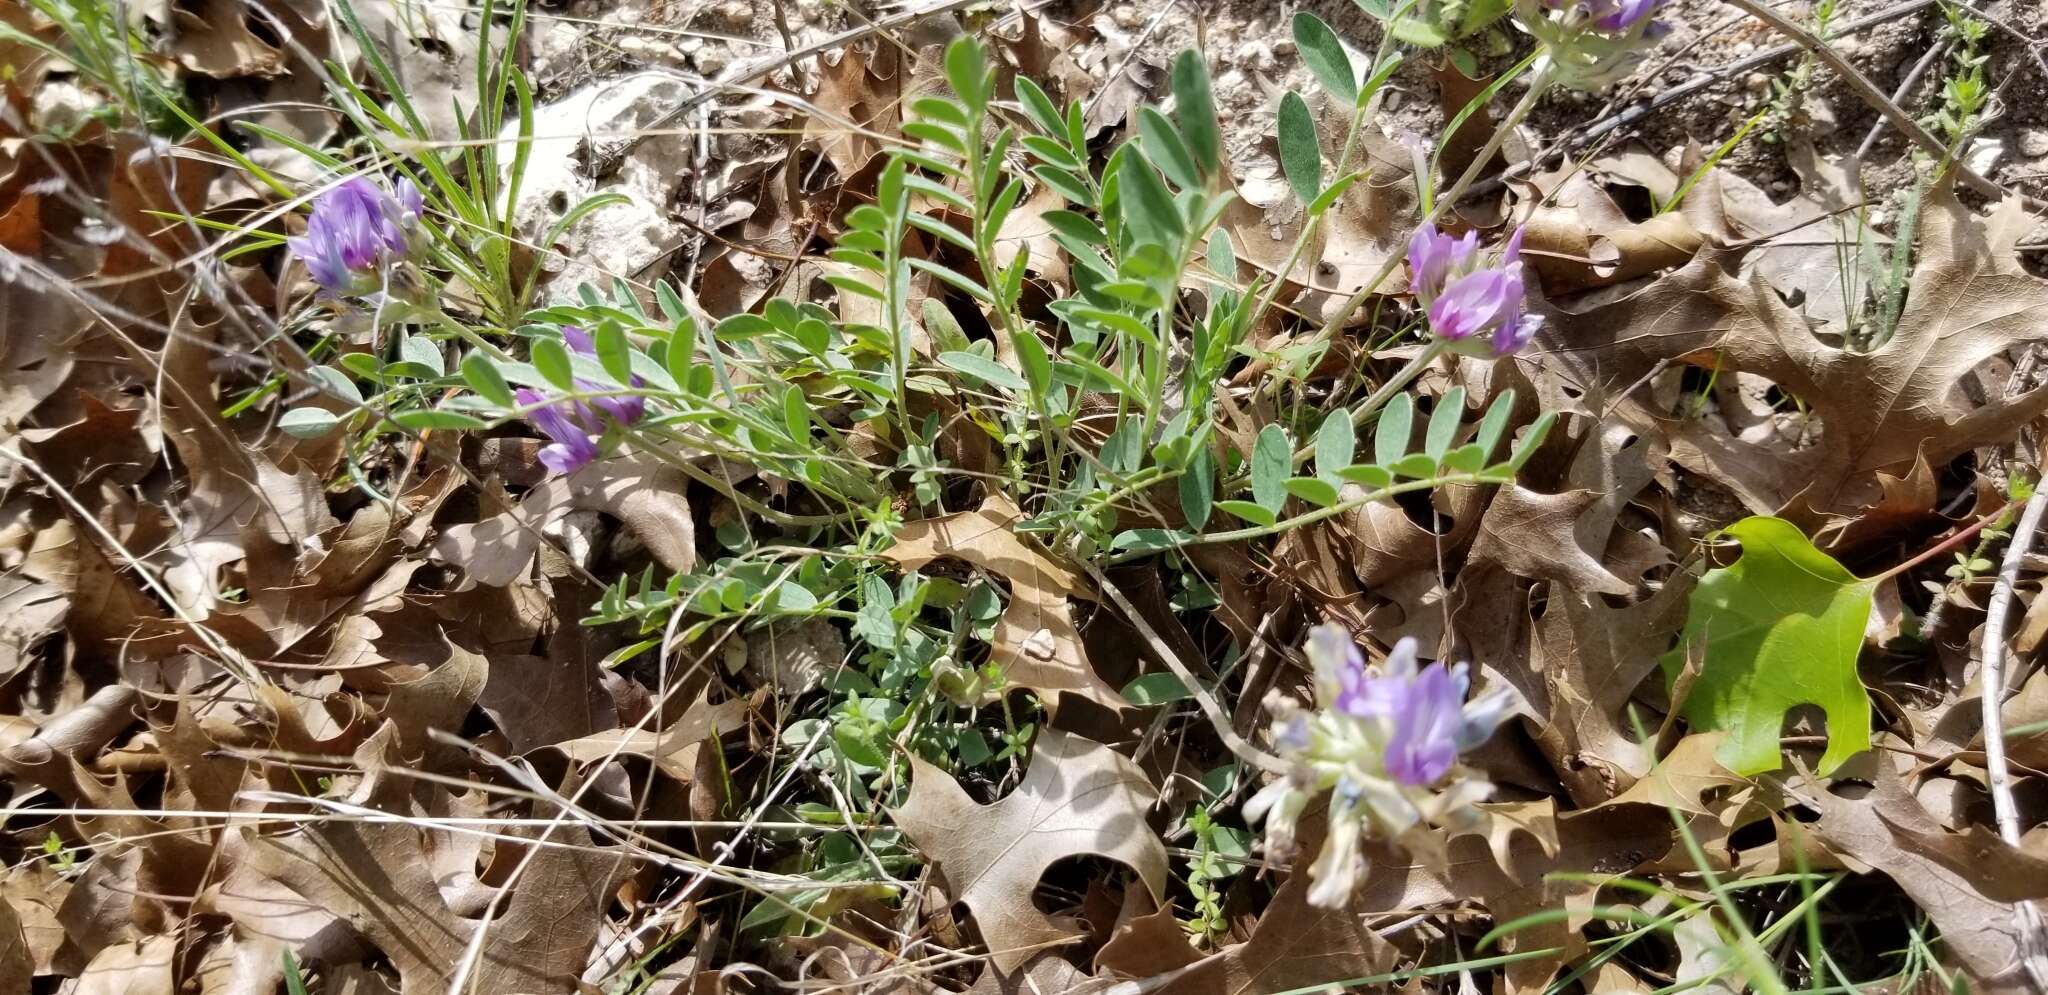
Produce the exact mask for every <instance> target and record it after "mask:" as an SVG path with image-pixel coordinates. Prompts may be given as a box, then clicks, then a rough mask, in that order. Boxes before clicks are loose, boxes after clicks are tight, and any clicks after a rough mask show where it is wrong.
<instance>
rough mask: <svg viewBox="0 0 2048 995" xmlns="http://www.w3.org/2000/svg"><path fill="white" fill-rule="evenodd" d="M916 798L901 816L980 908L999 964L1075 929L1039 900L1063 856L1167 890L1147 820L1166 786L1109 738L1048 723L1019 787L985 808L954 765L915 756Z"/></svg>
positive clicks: (951, 882)
mask: <svg viewBox="0 0 2048 995" xmlns="http://www.w3.org/2000/svg"><path fill="white" fill-rule="evenodd" d="M910 764H911V769H912V770H913V772H914V773H913V775H912V778H911V783H910V797H909V798H907V799H905V800H904V803H903V805H902V806H901V807H899V808H897V809H895V810H894V811H893V813H892V815H893V816H894V818H895V820H896V824H897V825H899V826H901V827H902V828H903V831H904V832H905V833H907V834H909V836H910V838H911V840H912V841H913V842H915V843H916V844H917V846H918V849H920V850H922V851H923V852H924V854H925V856H926V857H928V858H929V859H930V860H931V861H932V862H933V863H934V864H935V865H937V867H938V869H939V871H940V872H941V873H943V874H945V876H946V882H947V884H948V886H949V887H950V888H951V890H952V893H953V897H954V898H955V899H956V900H958V901H960V902H962V903H965V904H966V906H967V907H968V908H969V909H970V910H972V911H973V913H974V919H975V922H976V923H977V924H979V925H980V927H981V935H982V939H983V940H984V941H985V942H986V943H987V944H988V948H989V951H990V956H991V958H992V959H993V960H994V962H995V966H996V967H997V968H1000V969H1001V970H1003V971H1006V972H1007V971H1014V970H1016V969H1017V968H1019V967H1021V966H1022V965H1023V964H1024V963H1025V962H1026V961H1027V960H1029V959H1030V956H1031V953H1032V950H1033V948H1034V947H1036V946H1039V945H1042V944H1046V943H1052V942H1057V941H1059V940H1062V939H1065V938H1067V937H1069V936H1071V935H1073V933H1074V931H1072V930H1069V929H1065V928H1062V927H1061V926H1060V925H1059V924H1058V923H1057V922H1055V921H1054V920H1053V919H1052V917H1050V916H1048V915H1046V914H1045V913H1043V912H1040V911H1039V910H1038V909H1037V907H1036V906H1034V905H1033V904H1032V902H1031V893H1032V891H1034V890H1035V889H1036V888H1037V887H1038V879H1039V876H1040V875H1042V874H1044V873H1045V869H1046V868H1047V867H1050V866H1052V864H1053V863H1054V862H1055V861H1058V860H1061V859H1064V858H1067V857H1073V856H1079V855H1082V854H1095V855H1097V856H1103V857H1108V858H1110V859H1113V860H1118V861H1122V862H1123V863H1124V864H1126V865H1128V866H1129V867H1130V868H1131V869H1132V870H1133V871H1135V872H1137V875H1138V877H1139V879H1140V880H1142V881H1144V882H1145V887H1146V888H1148V889H1149V890H1150V891H1151V892H1152V897H1153V898H1154V899H1155V900H1156V899H1160V898H1162V897H1163V896H1164V895H1165V891H1166V847H1165V846H1164V845H1163V844H1162V843H1160V841H1159V837H1158V835H1157V834H1155V833H1154V832H1153V831H1152V829H1151V827H1150V826H1148V825H1147V824H1146V821H1145V817H1146V813H1147V811H1148V810H1149V809H1150V808H1151V806H1152V804H1153V802H1155V801H1156V800H1157V799H1158V797H1159V793H1158V791H1157V790H1155V789H1154V788H1153V787H1152V782H1151V781H1150V780H1148V779H1147V778H1146V777H1145V772H1144V771H1142V770H1139V769H1138V767H1137V765H1136V764H1133V763H1131V761H1130V760H1129V759H1127V758H1125V757H1124V756H1123V755H1122V754H1119V753H1117V752H1116V751H1114V750H1111V749H1110V748H1109V747H1107V746H1103V745H1102V744H1100V743H1095V742H1091V741H1089V740H1086V739H1082V738H1081V737H1079V736H1074V735H1071V734H1068V733H1064V732H1060V731H1059V730H1056V729H1046V730H1042V731H1041V732H1040V733H1039V734H1038V739H1037V742H1036V743H1035V744H1034V746H1033V748H1032V751H1031V767H1030V769H1029V770H1027V771H1026V772H1025V774H1024V780H1023V781H1022V782H1021V783H1019V784H1018V785H1017V789H1016V790H1015V791H1012V792H1011V793H1010V794H1009V795H1007V796H1005V797H1004V798H1002V799H1001V800H999V801H997V802H995V803H994V804H991V805H977V804H975V803H974V800H973V799H971V798H969V797H968V796H967V793H966V792H965V791H963V790H961V788H960V785H959V784H957V783H956V782H954V780H953V778H952V777H951V776H949V775H948V774H947V773H946V772H945V771H943V770H940V769H939V768H937V767H934V766H932V765H931V764H928V763H925V762H924V761H922V760H919V759H916V758H915V757H913V758H912V759H911V761H910Z"/></svg>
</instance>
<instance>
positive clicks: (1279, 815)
mask: <svg viewBox="0 0 2048 995" xmlns="http://www.w3.org/2000/svg"><path fill="white" fill-rule="evenodd" d="M1415 651H1416V644H1415V640H1414V639H1403V640H1401V641H1400V642H1399V643H1398V644H1396V645H1395V647H1394V651H1393V653H1392V654H1391V655H1390V656H1388V658H1387V661H1386V663H1385V664H1383V665H1382V666H1380V667H1379V668H1377V669H1376V670H1368V669H1367V668H1366V666H1365V660H1364V657H1363V656H1361V655H1360V653H1359V651H1358V646H1357V644H1355V643H1353V642H1352V641H1351V637H1350V635H1349V634H1347V633H1346V632H1345V631H1344V629H1343V628H1342V627H1341V626H1336V625H1327V624H1326V625H1320V626H1317V627H1316V628H1315V629H1314V630H1313V631H1311V632H1310V633H1309V642H1308V658H1309V662H1310V663H1311V664H1312V665H1313V666H1314V668H1315V678H1316V707H1315V709H1314V710H1308V709H1304V708H1302V707H1301V706H1300V705H1298V704H1296V703H1295V702H1294V701H1292V700H1290V699H1284V698H1275V699H1274V700H1272V701H1269V702H1268V705H1267V707H1268V708H1270V709H1272V710H1273V712H1274V719H1273V739H1274V743H1275V746H1276V748H1277V749H1278V751H1279V753H1280V755H1281V757H1282V759H1284V760H1286V761H1287V762H1288V763H1289V764H1290V765H1291V769H1290V771H1289V772H1288V774H1287V775H1286V776H1285V777H1283V778H1281V779H1280V780H1278V781H1275V782H1274V783H1272V784H1269V785H1267V786H1266V787H1265V788H1263V789H1261V790H1260V791H1259V793H1258V794H1256V795H1254V796H1253V797H1252V799H1251V801H1250V802H1248V803H1247V804H1246V806H1245V818H1247V819H1249V820H1251V821H1253V822H1258V821H1260V820H1262V819H1263V820H1264V821H1265V824H1266V846H1267V849H1268V850H1269V851H1271V852H1273V853H1274V855H1275V856H1281V857H1284V856H1286V855H1287V854H1289V853H1292V852H1293V850H1294V842H1295V824H1296V822H1297V821H1298V820H1299V819H1300V817H1301V815H1302V813H1303V812H1304V811H1306V810H1307V808H1308V806H1309V803H1310V802H1312V801H1314V800H1315V799H1316V798H1317V797H1318V796H1320V795H1321V794H1322V793H1323V792H1325V791H1328V792H1331V796H1330V810H1329V832H1328V834H1327V835H1326V836H1325V837H1324V838H1323V849H1322V852H1321V853H1320V854H1319V855H1318V856H1317V857H1316V860H1315V863H1314V864H1313V865H1311V866H1310V867H1309V878H1310V879H1311V881H1312V882H1313V883H1312V885H1311V886H1310V888H1309V893H1308V900H1309V902H1310V904H1313V905H1317V906H1321V907H1324V908H1338V907H1342V906H1343V905H1344V903H1345V902H1346V901H1348V900H1349V899H1350V897H1351V892H1352V889H1353V887H1354V886H1355V885H1356V884H1357V882H1358V879H1359V876H1360V874H1361V872H1363V871H1364V869H1365V857H1364V853H1363V850H1362V849H1361V843H1362V842H1363V840H1364V838H1365V837H1366V836H1367V835H1372V836H1377V837H1381V838H1384V839H1389V840H1394V841H1396V842H1402V841H1403V840H1404V837H1408V838H1410V839H1412V838H1413V836H1412V834H1413V832H1414V831H1416V830H1418V829H1421V828H1424V827H1428V826H1446V825H1456V824H1458V823H1461V822H1467V821H1471V820H1472V819H1474V818H1475V817H1476V815H1477V810H1475V809H1474V808H1473V805H1474V803H1476V802H1479V801H1483V800H1484V799H1485V798H1486V797H1487V796H1488V795H1489V794H1491V793H1492V791H1493V786H1492V785H1490V784H1488V783H1487V782H1486V781H1484V780H1482V779H1480V778H1478V777H1477V776H1476V775H1473V774H1471V773H1470V772H1469V771H1465V770H1463V769H1462V768H1459V767H1458V764H1457V761H1458V755H1459V754H1461V753H1463V752H1465V751H1466V750H1469V749H1471V748H1473V747H1475V746H1478V745H1479V744H1481V743H1483V742H1485V741H1486V738H1487V737H1488V736H1491V735H1492V734H1493V730H1494V727H1496V726H1498V725H1499V724H1500V722H1501V720H1502V719H1504V718H1506V717H1507V715H1508V711H1509V706H1510V704H1511V703H1512V700H1513V698H1512V692H1509V691H1507V690H1505V689H1497V690H1496V691H1494V692H1489V693H1487V694H1485V695H1482V696H1480V697H1479V698H1476V699H1474V700H1472V701H1469V702H1468V701H1466V700H1465V692H1466V689H1467V686H1468V684H1469V679H1468V678H1467V676H1466V668H1465V665H1464V664H1459V665H1457V666H1456V667H1450V668H1446V667H1445V666H1444V665H1443V664H1442V663H1433V664H1430V665H1429V666H1427V667H1421V666H1418V664H1417V661H1416V657H1415Z"/></svg>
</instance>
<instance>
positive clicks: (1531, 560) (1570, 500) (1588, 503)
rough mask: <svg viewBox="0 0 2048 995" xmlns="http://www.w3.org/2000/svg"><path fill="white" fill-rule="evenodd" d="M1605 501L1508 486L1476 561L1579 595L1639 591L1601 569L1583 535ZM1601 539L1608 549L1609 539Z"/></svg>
mask: <svg viewBox="0 0 2048 995" xmlns="http://www.w3.org/2000/svg"><path fill="white" fill-rule="evenodd" d="M1603 497H1604V495H1602V494H1601V493H1600V492H1598V491H1591V490H1576V491H1565V492H1563V493H1561V494H1543V493H1540V492H1538V491H1533V490H1530V489H1529V488H1527V487H1523V486H1522V485H1520V484H1509V485H1508V486H1506V487H1504V488H1502V489H1501V490H1500V492H1499V493H1498V494H1495V495H1494V498H1493V500H1492V501H1491V502H1489V503H1488V504H1487V506H1486V515H1485V517H1483V518H1481V519H1480V520H1479V537H1478V538H1477V539H1475V540H1473V542H1472V553H1471V560H1473V561H1486V562H1492V563H1495V564H1498V565H1499V566H1500V567H1502V568H1503V569H1505V570H1507V572H1509V573H1511V574H1514V575H1515V576H1517V577H1529V578H1534V579H1537V580H1549V581H1556V582H1558V583H1560V584H1563V585H1565V586H1566V587H1568V588H1569V589H1570V590H1572V591H1574V592H1581V591H1591V592H1594V593H1598V594H1617V595H1620V594H1628V593H1629V592H1631V591H1633V590H1635V586H1634V585H1632V584H1630V583H1628V582H1627V581H1624V580H1622V579H1621V578H1619V577H1616V576H1615V575H1614V574H1613V573H1611V572H1610V571H1608V569H1607V568H1606V567H1604V566H1602V565H1601V563H1600V560H1599V559H1598V558H1597V557H1596V556H1595V555H1594V554H1593V553H1591V552H1589V551H1588V550H1587V548H1586V547H1585V545H1583V544H1582V543H1581V541H1580V537H1579V535H1578V530H1579V520H1580V517H1581V516H1582V515H1583V514H1584V513H1585V512H1586V510H1587V509H1589V508H1592V507H1594V506H1596V505H1598V504H1599V503H1600V502H1601V501H1602V499H1603ZM1600 538H1601V540H1602V542H1603V544H1604V542H1605V539H1606V537H1605V536H1601V537H1600Z"/></svg>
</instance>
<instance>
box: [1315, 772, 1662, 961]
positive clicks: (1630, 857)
mask: <svg viewBox="0 0 2048 995" xmlns="http://www.w3.org/2000/svg"><path fill="white" fill-rule="evenodd" d="M1554 826H1555V830H1556V835H1555V836H1554V837H1553V838H1549V839H1546V838H1543V837H1542V836H1539V835H1537V834H1534V833H1515V834H1512V835H1511V836H1509V837H1508V846H1507V849H1508V851H1509V854H1508V855H1509V857H1510V859H1509V860H1507V861H1502V860H1501V858H1500V856H1499V855H1498V854H1496V853H1495V852H1494V851H1493V848H1492V843H1493V841H1492V840H1490V839H1488V838H1487V837H1482V836H1478V835H1470V834H1468V835H1463V836H1456V837H1452V838H1451V839H1450V840H1449V841H1448V843H1447V845H1446V847H1445V852H1444V854H1443V858H1444V862H1443V867H1442V869H1441V870H1432V869H1431V868H1429V867H1428V866H1426V865H1425V863H1424V862H1422V861H1418V860H1416V859H1414V858H1413V857H1408V856H1403V855H1397V854H1395V853H1393V852H1392V851H1390V850H1387V849H1386V848H1384V847H1377V846H1376V847H1374V848H1372V849H1371V850H1369V851H1368V853H1369V854H1371V857H1372V863H1371V866H1370V870H1369V871H1368V873H1367V876H1366V880H1365V882H1364V883H1363V884H1362V885H1360V887H1359V891H1358V894H1357V895H1355V896H1354V897H1353V899H1352V904H1351V908H1352V911H1353V912H1357V913H1382V912H1392V911H1397V910H1399V911H1412V910H1414V909H1417V908H1423V907H1428V906H1447V905H1454V904H1457V903H1460V902H1467V901H1471V902H1477V903H1478V904H1479V905H1480V906H1481V907H1483V908H1484V909H1485V910H1486V913H1487V914H1488V915H1489V916H1491V917H1492V918H1493V920H1494V921H1495V922H1509V921H1512V920H1514V919H1517V918H1520V917H1522V916H1525V915H1530V914H1532V913H1535V912H1539V911H1544V910H1549V909H1556V908H1558V907H1560V906H1562V907H1564V908H1566V909H1568V910H1570V911H1571V912H1572V913H1573V916H1572V918H1570V919H1568V920H1557V921H1552V922H1545V923H1539V924H1535V925H1531V926H1528V927H1526V928H1524V929H1522V930H1519V931H1517V932H1516V933H1515V934H1514V935H1513V937H1512V938H1511V939H1509V940H1507V941H1505V942H1504V943H1503V944H1502V946H1503V948H1504V950H1503V952H1511V951H1515V950H1529V951H1535V950H1544V949H1549V948H1555V949H1556V951H1557V952H1556V953H1554V954H1551V955H1546V956H1541V957H1531V958H1529V959H1527V960H1519V961H1515V962H1514V963H1512V964H1510V965H1509V966H1508V967H1507V977H1506V981H1507V989H1506V990H1507V991H1508V992H1511V993H1513V992H1528V991H1540V990H1542V989H1543V988H1544V987H1545V986H1546V985H1547V984H1548V982H1549V980H1550V977H1551V975H1553V974H1555V973H1556V971H1557V969H1558V967H1559V966H1560V965H1562V964H1564V963H1566V962H1567V961H1569V960H1571V959H1572V958H1574V957H1576V956H1578V955H1579V954H1580V953H1582V952H1583V951H1584V949H1585V946H1584V938H1583V937H1582V936H1581V935H1580V927H1581V926H1582V925H1583V923H1584V921H1585V920H1584V918H1582V916H1583V914H1584V913H1585V912H1587V911H1590V909H1591V906H1592V904H1593V899H1594V896H1595V893H1596V892H1597V891H1598V888H1599V885H1600V883H1601V882H1603V881H1604V880H1605V879H1606V878H1607V877H1612V876H1619V875H1622V874H1627V873H1629V872H1630V871H1632V870H1634V869H1635V868H1637V867H1639V866H1641V865H1643V864H1645V863H1647V862H1650V861H1654V860H1657V859H1659V858H1661V857H1662V856H1663V855H1664V854H1665V853H1666V852H1668V851H1669V850H1670V849H1671V844H1672V840H1673V838H1674V836H1675V831H1674V829H1673V827H1672V823H1671V816H1670V814H1669V813H1668V812H1666V811H1664V810H1663V809H1661V808H1658V807H1656V806H1652V805H1634V804H1628V805H1611V804H1610V805H1603V806H1601V807H1599V808H1597V809H1592V810H1587V811H1582V812H1575V813H1572V814H1570V815H1565V816H1560V817H1558V818H1557V819H1556V820H1555V823H1554ZM1303 845H1304V848H1306V847H1307V845H1308V844H1307V841H1304V844H1303Z"/></svg>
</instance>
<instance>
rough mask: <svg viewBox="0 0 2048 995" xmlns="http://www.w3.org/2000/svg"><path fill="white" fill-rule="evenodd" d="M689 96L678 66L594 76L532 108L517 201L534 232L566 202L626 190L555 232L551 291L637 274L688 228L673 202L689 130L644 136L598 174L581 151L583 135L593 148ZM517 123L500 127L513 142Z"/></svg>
mask: <svg viewBox="0 0 2048 995" xmlns="http://www.w3.org/2000/svg"><path fill="white" fill-rule="evenodd" d="M686 96H688V87H687V86H685V85H684V84H683V82H682V81H681V80H678V79H676V78H675V77H673V76H669V75H667V74H664V73H636V74H634V75H631V76H624V77H620V78H617V79H611V80H606V81H603V82H601V83H594V84H591V85H590V86H586V87H584V88H582V89H579V90H576V91H575V92H573V93H570V94H569V95H568V96H566V97H564V98H562V99H561V100H559V101H556V102H555V103H552V104H549V105H546V106H544V107H540V108H537V109H536V110H535V112H534V124H533V129H534V141H533V157H532V161H531V162H530V163H529V164H528V166H527V169H526V179H525V182H524V185H523V186H522V187H521V188H520V191H519V203H518V204H517V205H515V207H514V209H513V217H514V219H515V220H517V221H518V222H519V225H520V227H521V228H522V229H523V230H524V231H526V232H528V233H531V234H532V235H533V236H534V237H538V236H539V235H540V234H541V233H543V232H546V231H547V229H548V228H549V226H551V225H553V224H554V223H555V221H556V219H558V218H560V217H561V216H562V214H563V212H565V211H568V210H570V209H571V208H573V207H575V206H576V205H577V204H580V203H582V202H583V201H584V200H586V199H588V198H590V197H591V196H593V195H595V194H598V193H616V194H620V195H622V196H624V197H625V198H626V199H625V200H624V201H623V202H621V203H617V204H612V205H610V206H607V207H603V208H600V209H598V210H596V211H593V212H591V213H590V214H588V215H585V216H584V217H583V218H582V219H580V220H579V221H577V222H576V224H575V225H573V226H571V227H570V229H569V230H568V231H567V232H566V233H564V234H563V236H562V237H561V238H560V239H559V240H558V241H557V243H556V245H555V246H554V247H553V248H555V249H556V250H558V251H560V252H561V253H562V256H563V257H565V258H553V259H550V260H547V261H544V262H543V269H544V270H546V271H548V272H550V273H553V274H554V276H553V278H552V279H551V280H550V281H549V282H548V283H547V285H546V286H545V287H544V288H543V290H542V293H543V295H544V296H545V297H546V298H547V299H548V300H550V301H561V300H571V299H574V298H575V296H576V285H577V284H579V283H584V282H591V283H596V284H598V285H600V286H604V285H608V284H610V282H611V276H612V275H613V274H616V275H620V276H626V277H632V276H636V275H638V273H639V272H640V271H641V270H642V269H644V268H645V267H646V266H647V265H648V264H650V263H652V262H654V261H655V259H656V258H657V257H659V256H660V255H661V254H662V253H663V252H665V251H667V250H668V249H670V248H671V247H673V246H674V245H675V244H676V242H677V241H678V240H679V239H680V238H681V237H682V235H683V232H684V231H685V229H684V228H683V226H682V225H680V224H677V223H676V222H674V221H673V220H671V219H670V218H669V212H668V208H667V204H668V203H669V201H670V199H671V198H672V196H673V195H674V193H675V188H676V184H677V183H678V182H679V177H682V176H683V175H684V174H685V173H686V172H687V171H688V169H689V167H690V162H691V155H690V146H689V137H688V136H687V135H681V134H671V135H650V136H648V137H647V138H646V139H645V140H643V141H641V142H639V143H638V144H637V145H635V146H634V148H633V150H632V152H631V153H630V154H629V155H627V156H626V158H625V159H624V160H623V161H621V162H620V164H619V166H618V169H617V170H616V171H614V173H613V174H612V175H610V176H607V177H604V178H602V179H601V180H598V181H595V182H593V181H592V180H591V178H590V177H589V176H586V175H584V173H583V167H582V166H581V165H580V164H579V163H578V159H577V154H576V152H577V146H578V144H579V143H580V141H581V140H582V139H584V138H585V137H588V139H589V142H590V145H591V147H592V148H593V149H604V148H607V147H611V146H614V145H616V144H617V143H618V142H620V141H622V140H624V139H625V138H627V137H628V136H630V135H632V134H633V133H634V130H635V129H638V128H645V127H647V126H649V125H650V124H652V123H653V121H654V119H655V118H657V117H659V116H660V115H661V113H662V112H663V111H664V110H666V109H668V108H669V107H672V106H674V105H675V104H676V103H678V102H680V101H681V100H683V99H684V98H685V97H686ZM517 127H518V125H517V122H514V123H512V124H510V125H508V126H507V128H506V132H505V134H504V135H503V136H501V137H503V138H504V139H506V140H507V141H508V142H509V141H510V140H511V139H513V138H514V137H516V129H517ZM506 159H507V167H506V168H507V170H508V171H509V169H510V162H509V160H510V157H509V156H507V157H506ZM558 267H559V269H558Z"/></svg>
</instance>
